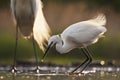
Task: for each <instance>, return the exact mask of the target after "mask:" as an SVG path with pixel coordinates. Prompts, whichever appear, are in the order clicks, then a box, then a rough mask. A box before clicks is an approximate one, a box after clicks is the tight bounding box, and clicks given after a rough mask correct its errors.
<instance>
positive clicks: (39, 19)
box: [10, 0, 50, 73]
mask: <svg viewBox="0 0 120 80" xmlns="http://www.w3.org/2000/svg"><path fill="white" fill-rule="evenodd" d="M10 5H11V11H12V16H13V21H14V24H15V26H16V42H15V52H14V63H13V66H12V69H11V71H12V72H13V73H14V72H16V71H17V69H16V53H17V45H18V29H19V30H20V32H21V33H22V35H23V36H24V38H26V39H30V38H31V39H32V40H33V48H34V55H35V59H36V71H37V72H39V64H38V56H37V53H36V48H35V41H36V42H37V43H38V45H39V47H40V49H41V50H42V51H44V44H45V42H44V41H45V40H48V38H49V33H50V29H49V26H48V24H47V22H46V20H45V17H44V15H43V11H42V7H43V6H42V2H41V0H11V4H10Z"/></svg>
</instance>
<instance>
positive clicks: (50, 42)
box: [42, 35, 61, 61]
mask: <svg viewBox="0 0 120 80" xmlns="http://www.w3.org/2000/svg"><path fill="white" fill-rule="evenodd" d="M60 40H61V39H60V36H59V35H54V36H52V37H50V39H49V40H48V46H47V49H46V51H45V54H44V55H43V58H42V61H43V59H44V57H45V56H46V54H47V52H48V51H49V49H50V48H51V47H52V46H54V45H55V44H56V43H57V42H59V41H60Z"/></svg>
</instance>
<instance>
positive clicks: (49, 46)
mask: <svg viewBox="0 0 120 80" xmlns="http://www.w3.org/2000/svg"><path fill="white" fill-rule="evenodd" d="M52 44H53V42H51V43H50V44H49V45H48V47H47V49H46V51H45V54H44V55H43V57H42V60H41V61H42V62H43V61H44V58H45V56H46V55H47V53H48V51H49V49H50V48H51V45H52Z"/></svg>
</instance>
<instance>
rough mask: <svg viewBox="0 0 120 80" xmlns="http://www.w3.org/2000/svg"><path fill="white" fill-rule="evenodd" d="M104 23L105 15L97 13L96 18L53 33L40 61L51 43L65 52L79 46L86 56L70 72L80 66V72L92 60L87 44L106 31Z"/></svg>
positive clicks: (60, 51)
mask: <svg viewBox="0 0 120 80" xmlns="http://www.w3.org/2000/svg"><path fill="white" fill-rule="evenodd" d="M105 24H106V17H105V15H103V14H99V15H98V17H96V18H93V19H90V20H87V21H82V22H78V23H75V24H72V25H70V26H69V27H68V28H67V29H65V30H64V31H63V32H62V33H61V34H59V35H53V36H52V37H51V38H50V39H49V41H48V47H47V49H46V51H45V54H44V55H43V58H42V61H43V59H44V57H45V56H46V54H47V52H48V50H49V49H50V48H51V46H53V45H56V50H57V51H58V52H59V53H67V52H69V51H70V50H72V49H74V48H81V49H82V51H83V53H84V55H85V56H86V57H87V58H86V60H85V61H84V62H83V63H82V64H80V65H79V66H78V67H77V68H76V69H74V70H73V71H71V73H75V71H76V70H77V69H78V68H80V67H82V69H81V71H80V72H79V73H81V72H82V71H83V70H84V69H85V68H86V67H87V66H88V65H89V64H90V63H91V61H92V57H91V55H90V52H89V50H88V49H87V46H88V45H91V44H94V43H96V42H97V41H98V39H99V38H101V37H102V36H103V34H104V33H105V32H106V31H107V29H106V28H105V27H104V25H105Z"/></svg>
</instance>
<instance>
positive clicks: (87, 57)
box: [71, 48, 89, 74]
mask: <svg viewBox="0 0 120 80" xmlns="http://www.w3.org/2000/svg"><path fill="white" fill-rule="evenodd" d="M81 50H82V52H83V53H84V55H85V56H86V59H85V61H84V62H83V63H81V64H80V65H79V66H78V67H77V68H75V69H74V70H73V71H71V74H73V73H74V72H75V71H76V70H78V69H79V68H80V67H81V66H83V65H84V64H85V63H86V62H87V61H89V56H88V54H87V53H86V52H85V50H84V49H83V48H81ZM82 71H83V70H82ZM82 71H80V72H82Z"/></svg>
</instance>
